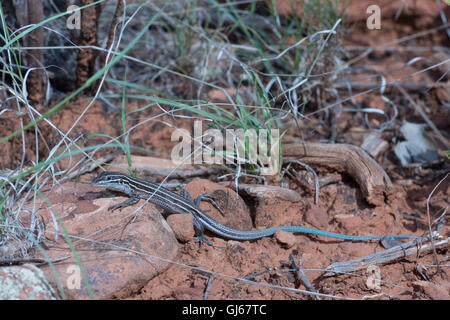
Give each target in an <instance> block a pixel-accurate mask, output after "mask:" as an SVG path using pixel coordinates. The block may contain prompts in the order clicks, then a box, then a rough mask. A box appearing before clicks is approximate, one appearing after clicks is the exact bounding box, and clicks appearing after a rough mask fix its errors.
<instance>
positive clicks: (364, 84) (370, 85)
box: [334, 80, 444, 91]
mask: <svg viewBox="0 0 450 320" xmlns="http://www.w3.org/2000/svg"><path fill="white" fill-rule="evenodd" d="M349 86H350V87H351V88H352V90H355V91H365V90H372V89H373V90H376V89H379V88H380V83H379V82H374V81H359V82H355V81H352V80H350V82H338V83H337V84H336V85H335V86H334V88H336V89H342V90H347V89H348V87H349ZM395 86H397V87H400V88H404V89H406V90H410V91H421V90H425V89H428V88H432V87H436V86H442V87H444V84H440V85H436V84H435V83H427V82H400V83H395ZM393 87H394V84H392V83H387V84H386V88H385V91H388V90H392V88H393Z"/></svg>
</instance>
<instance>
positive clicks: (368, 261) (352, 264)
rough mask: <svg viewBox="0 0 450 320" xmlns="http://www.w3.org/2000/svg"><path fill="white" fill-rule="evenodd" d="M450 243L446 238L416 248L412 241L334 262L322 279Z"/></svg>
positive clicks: (435, 234)
mask: <svg viewBox="0 0 450 320" xmlns="http://www.w3.org/2000/svg"><path fill="white" fill-rule="evenodd" d="M437 235H438V233H437V232H433V237H435V236H437ZM428 238H429V236H427V237H425V238H423V239H420V242H422V241H424V240H427V239H428ZM449 243H450V238H446V239H444V240H441V241H439V242H435V243H434V245H433V244H431V243H429V244H426V245H423V246H421V247H418V245H419V240H417V239H416V240H413V241H410V242H406V243H403V244H401V245H398V246H395V247H392V248H390V249H387V250H384V251H382V252H378V253H375V254H372V255H369V256H365V257H362V258H358V259H354V260H348V261H343V262H335V263H332V264H330V265H329V266H328V267H327V268H326V271H327V272H326V273H325V274H324V275H323V276H324V277H329V276H334V275H335V274H336V273H344V272H352V271H356V270H359V269H362V268H367V267H368V266H370V265H374V264H377V263H384V262H388V261H392V260H395V259H397V258H400V257H406V256H408V255H412V254H417V253H419V252H420V251H424V250H430V249H433V248H435V247H441V246H446V245H448V244H449Z"/></svg>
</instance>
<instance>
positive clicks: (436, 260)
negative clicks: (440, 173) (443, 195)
mask: <svg viewBox="0 0 450 320" xmlns="http://www.w3.org/2000/svg"><path fill="white" fill-rule="evenodd" d="M448 175H449V173H447V174H446V175H445V177H444V178H442V179H441V181H439V182H438V184H437V185H436V186H435V187H434V188H433V190H432V191H431V192H430V194H429V195H428V197H427V217H428V228H429V231H430V234H431V216H430V198H431V196H432V195H433V193H434V192H435V191H436V189H437V188H438V187H439V186H440V184H441V183H442V181H444V180H445V179H447V177H448ZM431 246H432V247H433V254H434V259H435V263H436V266H437V272H439V269H440V268H439V260H438V257H437V252H436V246H435V243H434V241H433V238H431Z"/></svg>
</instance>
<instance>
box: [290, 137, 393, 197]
mask: <svg viewBox="0 0 450 320" xmlns="http://www.w3.org/2000/svg"><path fill="white" fill-rule="evenodd" d="M283 157H285V158H286V160H288V159H289V158H293V157H295V158H296V159H301V160H302V162H305V163H308V164H315V165H324V166H331V167H333V168H336V169H338V170H343V171H345V172H347V173H348V174H349V175H350V176H351V177H352V178H353V179H355V180H356V182H357V183H358V185H359V187H360V188H361V191H362V193H363V195H364V197H365V199H366V201H367V202H368V203H370V204H372V205H376V206H377V205H384V203H385V200H386V198H387V199H390V198H391V197H392V196H393V195H394V190H393V186H392V182H391V179H390V178H389V176H388V175H387V174H386V172H385V171H384V170H383V168H381V166H380V165H379V164H378V163H377V162H376V161H375V160H373V159H372V158H371V157H370V156H369V155H368V154H367V153H366V152H365V151H364V150H363V149H361V148H359V147H357V146H354V145H350V144H322V143H304V144H302V143H293V144H284V145H283Z"/></svg>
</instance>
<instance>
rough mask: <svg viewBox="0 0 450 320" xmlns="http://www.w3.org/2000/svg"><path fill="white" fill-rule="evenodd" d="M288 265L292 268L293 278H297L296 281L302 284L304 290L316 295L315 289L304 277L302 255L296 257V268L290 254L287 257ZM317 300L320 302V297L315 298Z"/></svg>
mask: <svg viewBox="0 0 450 320" xmlns="http://www.w3.org/2000/svg"><path fill="white" fill-rule="evenodd" d="M289 263H290V264H291V266H292V269H294V271H295V276H296V278H297V281H300V282H302V283H303V284H304V285H305V287H306V289H308V290H310V291H311V292H314V293H317V290H316V288H314V286H313V285H312V284H311V282H309V280H308V278H307V277H306V274H305V272H304V271H303V254H302V253H300V254H299V255H298V266H297V264H296V263H295V259H294V255H293V254H292V253H291V254H290V255H289ZM315 297H316V299H317V300H322V298H321V297H320V296H315Z"/></svg>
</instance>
